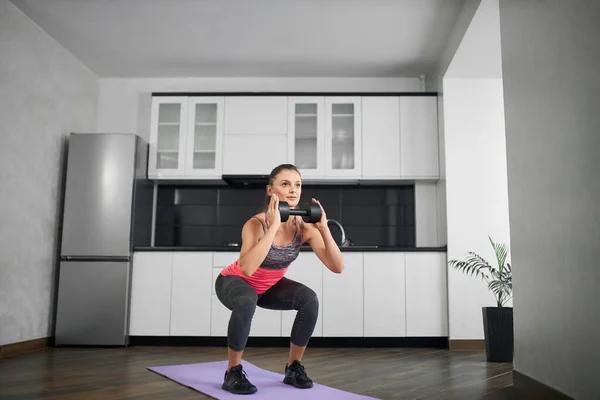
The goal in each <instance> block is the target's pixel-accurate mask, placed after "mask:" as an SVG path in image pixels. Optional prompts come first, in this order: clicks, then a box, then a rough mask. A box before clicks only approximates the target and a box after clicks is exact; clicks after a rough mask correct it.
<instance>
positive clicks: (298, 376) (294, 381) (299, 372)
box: [283, 360, 313, 389]
mask: <svg viewBox="0 0 600 400" xmlns="http://www.w3.org/2000/svg"><path fill="white" fill-rule="evenodd" d="M283 383H287V384H288V385H293V386H294V387H297V388H298V389H308V388H311V387H313V381H312V380H311V379H310V378H309V377H308V375H306V370H305V369H304V366H303V365H302V364H300V361H298V360H296V361H294V362H293V363H292V365H290V366H289V367H288V366H287V365H286V366H285V378H283Z"/></svg>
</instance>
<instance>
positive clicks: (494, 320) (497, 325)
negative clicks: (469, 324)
mask: <svg viewBox="0 0 600 400" xmlns="http://www.w3.org/2000/svg"><path fill="white" fill-rule="evenodd" d="M482 311H483V331H484V335H485V351H486V353H487V360H488V362H512V360H513V352H514V331H513V309H512V307H483V309H482Z"/></svg>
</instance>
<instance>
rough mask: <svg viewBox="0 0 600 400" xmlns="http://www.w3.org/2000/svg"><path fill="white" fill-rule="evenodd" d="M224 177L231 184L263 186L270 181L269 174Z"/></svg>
mask: <svg viewBox="0 0 600 400" xmlns="http://www.w3.org/2000/svg"><path fill="white" fill-rule="evenodd" d="M222 179H223V181H224V182H225V183H227V184H228V185H229V186H239V187H261V188H264V187H265V186H266V185H267V184H268V183H269V175H223V176H222Z"/></svg>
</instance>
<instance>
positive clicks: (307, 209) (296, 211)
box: [279, 201, 321, 224]
mask: <svg viewBox="0 0 600 400" xmlns="http://www.w3.org/2000/svg"><path fill="white" fill-rule="evenodd" d="M279 214H280V215H281V222H285V221H287V220H288V218H289V217H290V215H298V216H301V217H302V219H303V220H304V222H308V223H311V224H314V223H315V222H319V221H320V220H321V207H319V205H318V204H316V203H310V206H304V207H303V208H290V205H289V204H288V203H286V202H285V201H280V202H279Z"/></svg>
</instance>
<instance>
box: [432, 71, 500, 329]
mask: <svg viewBox="0 0 600 400" xmlns="http://www.w3.org/2000/svg"><path fill="white" fill-rule="evenodd" d="M503 101H504V100H503V96H502V80H500V79H444V112H445V125H446V173H447V177H446V191H447V197H446V199H447V206H448V260H451V259H463V258H464V256H465V255H466V252H467V251H474V252H476V253H478V254H479V255H481V256H482V257H484V258H485V259H486V260H488V262H490V263H495V256H494V251H493V249H492V247H491V245H490V243H489V240H488V235H489V236H491V237H492V239H494V241H500V242H504V243H506V244H508V245H510V235H509V219H508V194H507V183H506V151H505V149H506V147H505V141H504V103H503ZM448 304H449V316H450V318H449V324H450V339H451V340H457V339H483V337H484V335H483V320H482V315H481V308H482V307H484V306H496V303H495V301H494V296H493V295H492V293H491V292H490V291H489V290H488V288H487V284H486V283H485V281H482V280H481V279H476V278H474V277H472V276H467V275H465V274H464V273H462V272H459V271H456V270H454V269H451V268H449V269H448Z"/></svg>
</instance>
